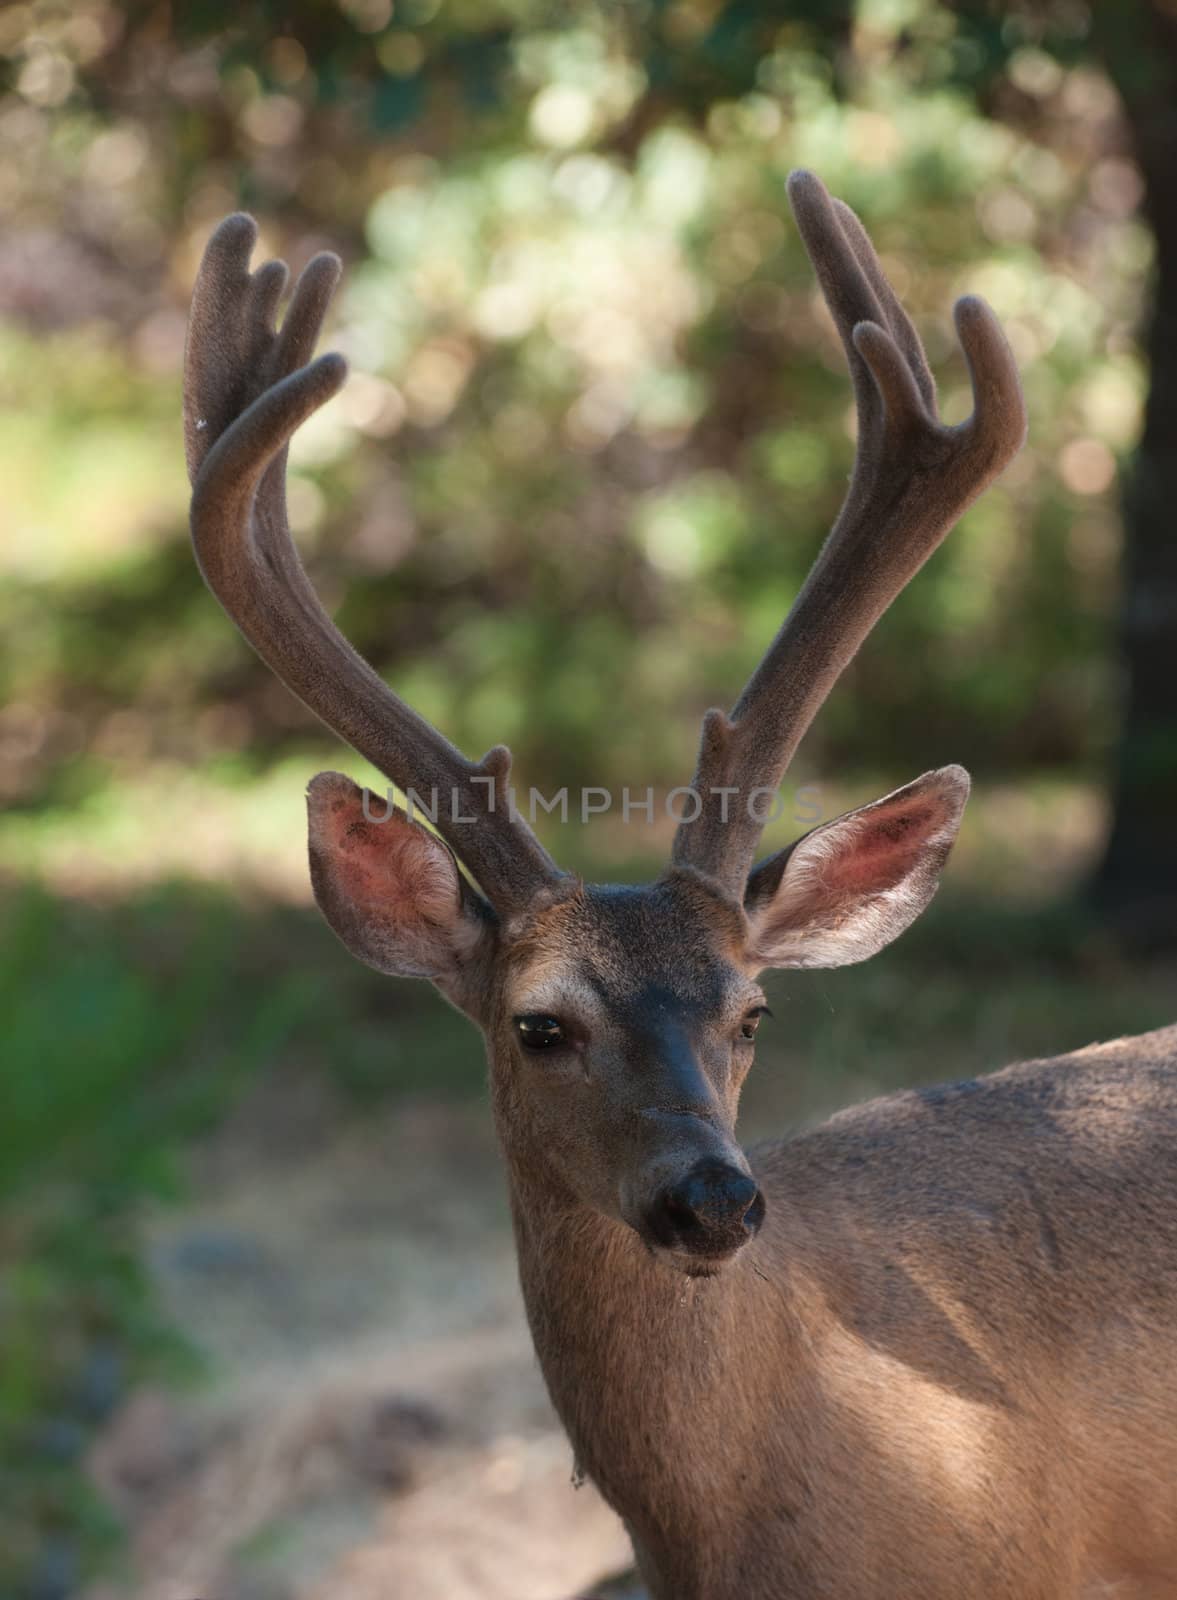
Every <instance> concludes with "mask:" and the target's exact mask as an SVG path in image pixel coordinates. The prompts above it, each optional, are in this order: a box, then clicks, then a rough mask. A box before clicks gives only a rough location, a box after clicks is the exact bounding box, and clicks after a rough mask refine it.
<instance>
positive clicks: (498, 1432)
mask: <svg viewBox="0 0 1177 1600" xmlns="http://www.w3.org/2000/svg"><path fill="white" fill-rule="evenodd" d="M191 1180H192V1198H191V1200H190V1202H189V1203H188V1204H186V1205H185V1206H184V1207H182V1208H181V1209H179V1210H175V1211H169V1212H164V1213H161V1214H160V1215H159V1216H157V1217H155V1218H154V1219H152V1220H151V1221H150V1222H149V1224H148V1228H147V1252H148V1257H149V1260H150V1262H151V1266H152V1271H153V1273H154V1276H155V1279H156V1282H157V1284H158V1287H159V1290H160V1292H161V1294H162V1296H163V1299H164V1303H165V1306H166V1308H167V1309H168V1311H169V1312H170V1314H171V1316H172V1317H173V1319H174V1321H175V1324H176V1326H177V1327H178V1328H180V1329H181V1330H182V1331H183V1332H184V1334H185V1336H186V1337H187V1339H188V1340H189V1341H190V1342H191V1343H192V1345H193V1346H194V1347H195V1349H196V1350H197V1351H198V1352H199V1353H200V1354H201V1356H202V1357H203V1358H204V1362H205V1366H206V1369H207V1377H206V1379H205V1381H204V1382H202V1383H201V1384H199V1385H197V1386H195V1387H194V1388H193V1389H192V1390H191V1391H190V1392H182V1393H179V1394H177V1393H175V1392H172V1391H168V1392H164V1391H162V1390H159V1391H157V1390H141V1391H139V1392H138V1393H135V1394H133V1395H132V1396H131V1397H130V1398H129V1400H128V1402H127V1403H126V1405H125V1406H124V1407H123V1409H122V1410H121V1412H120V1413H119V1414H118V1415H117V1416H116V1418H115V1419H114V1421H113V1423H112V1424H111V1426H110V1427H109V1428H108V1429H107V1431H106V1433H105V1434H104V1436H103V1437H102V1439H101V1441H100V1442H99V1445H98V1447H97V1449H96V1451H95V1454H94V1459H93V1469H94V1472H95V1474H96V1475H97V1477H98V1479H99V1481H100V1483H101V1485H102V1487H103V1488H104V1490H105V1492H106V1493H107V1495H108V1496H109V1498H110V1499H111V1501H112V1502H113V1503H114V1505H115V1506H116V1508H117V1509H118V1510H119V1511H120V1512H121V1514H122V1515H123V1516H124V1518H125V1519H126V1520H127V1523H128V1525H129V1527H130V1529H131V1532H132V1541H131V1542H132V1551H131V1555H132V1561H133V1566H134V1579H133V1581H130V1582H128V1581H127V1580H124V1581H122V1582H120V1583H119V1584H118V1585H117V1586H110V1585H107V1586H104V1587H103V1588H101V1589H97V1590H94V1591H92V1593H91V1595H90V1596H89V1597H88V1600H116V1597H117V1600H194V1597H196V1596H204V1597H210V1600H400V1597H401V1596H404V1597H405V1600H410V1597H411V1600H475V1597H477V1600H570V1597H571V1596H575V1595H582V1594H587V1593H594V1594H595V1593H601V1592H602V1591H601V1589H600V1587H599V1586H600V1585H601V1583H602V1582H603V1581H604V1580H606V1579H608V1578H609V1577H610V1576H613V1575H616V1574H618V1573H621V1572H623V1571H624V1570H625V1569H626V1568H627V1567H628V1564H629V1559H630V1556H629V1548H628V1543H627V1540H626V1538H625V1536H624V1533H623V1532H622V1529H621V1526H620V1524H619V1523H618V1521H617V1519H616V1517H614V1515H613V1514H612V1512H610V1511H609V1510H608V1509H607V1508H606V1507H605V1505H604V1504H603V1503H602V1501H601V1500H600V1499H599V1497H598V1496H597V1495H596V1493H595V1491H594V1490H593V1489H592V1488H591V1486H587V1485H586V1486H584V1487H581V1488H576V1487H574V1485H573V1481H572V1459H571V1452H570V1449H569V1447H568V1444H567V1442H566V1440H565V1439H564V1437H563V1434H562V1433H561V1431H560V1428H559V1425H558V1423H557V1421H556V1419H555V1416H554V1414H553V1412H552V1410H551V1408H550V1406H549V1404H548V1401H547V1397H546V1394H545V1392H544V1388H543V1384H542V1381H541V1379H540V1376H539V1372H538V1369H537V1366H536V1364H535V1360H534V1357H533V1355H532V1352H531V1347H530V1342H529V1339H528V1335H527V1329H526V1326H525V1323H524V1317H523V1309H522V1304H521V1301H520V1297H519V1292H518V1288H517V1284H516V1275H515V1262H514V1252H513V1246H512V1241H511V1238H510V1232H509V1224H508V1218H507V1211H506V1198H505V1190H504V1184H503V1178H502V1173H501V1168H500V1165H499V1162H498V1159H497V1155H496V1152H495V1149H494V1140H493V1135H492V1131H491V1126H490V1118H489V1113H488V1111H487V1108H486V1107H485V1106H484V1105H478V1104H474V1105H468V1104H461V1103H459V1104H454V1103H450V1104H446V1105H430V1104H424V1103H420V1104H408V1105H405V1104H404V1103H401V1104H398V1105H395V1106H388V1107H379V1108H377V1109H374V1110H370V1111H368V1112H364V1113H360V1112H357V1110H356V1108H355V1106H354V1105H346V1104H342V1103H340V1102H339V1101H338V1100H337V1099H336V1098H335V1097H334V1096H333V1095H332V1094H331V1092H330V1091H329V1090H327V1089H326V1088H325V1087H324V1086H323V1085H322V1084H321V1083H318V1082H312V1081H310V1080H304V1081H299V1080H298V1079H295V1080H294V1081H291V1080H290V1079H289V1078H288V1077H276V1078H275V1079H273V1080H271V1081H270V1082H268V1083H267V1084H263V1085H261V1086H259V1088H258V1089H257V1091H256V1092H255V1093H254V1094H253V1095H252V1096H251V1097H250V1099H249V1100H248V1101H247V1102H246V1103H245V1104H243V1105H242V1106H241V1107H240V1108H239V1110H238V1112H237V1113H236V1114H235V1115H234V1117H233V1119H232V1121H231V1123H230V1124H229V1126H227V1127H226V1128H225V1129H223V1130H222V1131H221V1132H220V1133H219V1134H218V1135H217V1137H216V1139H215V1140H213V1141H212V1142H211V1143H209V1144H208V1145H207V1146H206V1147H204V1148H202V1149H201V1150H200V1151H199V1152H198V1153H197V1154H196V1155H195V1156H194V1157H193V1160H192V1171H191ZM614 1592H616V1593H618V1594H620V1593H622V1592H623V1591H622V1589H620V1588H619V1589H618V1590H616V1591H612V1590H611V1591H610V1593H614ZM624 1592H625V1593H626V1594H627V1595H630V1596H632V1595H634V1594H635V1591H634V1590H632V1589H631V1588H629V1587H628V1586H624Z"/></svg>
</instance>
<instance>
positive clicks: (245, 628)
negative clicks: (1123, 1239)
mask: <svg viewBox="0 0 1177 1600" xmlns="http://www.w3.org/2000/svg"><path fill="white" fill-rule="evenodd" d="M256 237H257V228H256V226H255V224H254V222H253V220H252V218H250V217H247V216H244V215H235V216H231V217H228V218H226V219H225V221H224V222H222V223H221V224H220V226H219V227H218V228H217V229H216V231H215V232H214V234H213V235H212V238H211V239H210V240H209V243H208V246H207V248H206V250H205V254H204V260H203V262H202V264H201V268H200V273H199V276H198V278H197V282H196V288H195V291H194V294H193V301H192V312H191V316H190V319H189V326H188V344H187V350H186V353H185V363H184V431H185V443H186V448H187V456H188V471H189V477H190V479H191V481H192V510H191V524H192V541H193V544H194V546H195V550H196V559H197V562H198V564H199V566H200V570H201V572H202V573H203V575H204V578H205V581H206V582H207V584H208V586H209V588H210V589H211V590H212V592H213V594H214V595H215V596H216V597H217V599H218V600H219V601H220V603H221V605H222V606H223V607H224V609H225V611H226V612H227V613H228V615H229V617H230V618H231V619H232V621H233V622H235V623H236V625H237V626H238V628H239V629H240V630H241V632H242V633H243V634H244V635H245V637H246V639H248V641H249V643H250V644H251V645H252V646H253V648H254V649H255V650H256V651H257V653H258V654H259V655H260V656H261V657H262V659H263V660H264V661H265V662H266V663H267V664H268V665H269V666H270V667H271V668H272V669H273V670H274V672H275V673H276V674H277V676H278V677H279V678H280V679H281V680H282V681H283V682H284V683H285V684H286V685H287V687H288V688H290V689H291V690H293V692H294V693H295V694H296V695H298V697H299V699H301V700H302V701H303V702H304V704H305V705H307V706H308V707H309V708H310V710H312V711H313V712H314V713H315V714H316V716H318V717H320V718H321V719H322V720H323V721H324V722H325V723H326V724H327V726H328V727H329V728H331V729H332V731H333V732H335V733H337V734H339V736H340V737H341V738H343V739H345V740H346V741H347V743H348V744H350V745H351V746H352V747H353V749H355V750H356V751H358V752H359V754H360V755H362V756H364V757H366V758H367V760H369V761H371V762H372V764H373V765H374V766H375V767H377V768H378V769H379V770H380V771H381V772H383V773H384V774H385V776H386V777H388V778H390V779H391V780H392V782H394V783H396V784H398V785H399V786H400V787H401V788H402V789H408V788H413V789H415V790H416V792H417V793H418V794H419V795H420V796H421V799H422V802H423V803H424V804H426V805H430V804H431V802H432V791H433V790H434V789H436V790H437V794H438V815H437V824H436V826H437V829H438V832H439V833H440V834H441V835H442V837H443V838H444V839H445V840H446V841H447V843H448V844H450V845H451V847H452V848H453V849H454V851H455V853H456V854H457V855H458V856H459V857H460V858H461V860H462V861H463V862H464V863H465V865H466V866H467V867H468V868H469V869H470V871H471V872H472V873H473V875H474V876H475V878H476V879H477V880H478V882H479V884H480V885H481V887H482V888H483V889H484V890H485V892H486V894H487V895H488V896H489V897H490V899H491V901H492V902H493V904H494V905H495V907H496V909H497V910H499V911H500V912H501V913H503V914H508V913H509V912H510V911H512V910H515V909H516V908H518V907H519V906H521V905H523V904H524V903H525V902H526V901H527V900H528V899H529V898H530V897H531V895H532V894H534V892H535V890H536V889H537V888H538V887H540V886H541V885H542V884H544V883H548V882H554V881H555V880H557V879H558V878H559V877H560V874H559V872H558V870H557V868H556V866H555V864H554V863H553V862H552V860H551V858H550V857H549V856H548V854H547V852H546V851H545V850H544V849H543V847H542V846H541V845H540V843H539V841H538V840H537V839H536V838H535V836H534V834H532V832H531V831H530V830H529V829H528V828H527V826H526V825H525V824H524V823H523V821H522V820H521V819H520V818H518V817H517V816H516V815H514V814H513V812H512V810H511V807H510V804H509V799H508V791H507V780H508V775H509V772H510V762H511V757H510V752H509V751H508V750H506V749H505V748H504V747H503V746H501V745H497V746H495V748H494V749H493V750H491V751H490V752H489V753H488V754H487V755H486V756H484V757H483V759H482V760H481V761H479V762H471V761H468V760H467V759H466V758H465V757H464V756H463V755H462V754H461V753H460V752H459V751H458V750H456V749H455V748H454V747H453V745H451V744H450V743H449V741H448V740H446V739H445V738H443V737H442V735H441V734H440V733H438V732H437V730H436V729H435V728H433V727H431V726H430V725H429V723H427V722H426V721H425V720H424V719H423V718H422V717H420V716H418V715H417V713H416V712H415V711H413V710H412V709H411V708H410V707H409V706H407V705H405V703H404V702H403V701H402V700H400V699H399V698H398V697H397V696H396V695H395V694H394V693H393V692H392V690H391V689H390V688H389V687H388V685H387V684H386V683H385V682H384V681H383V679H382V678H380V677H379V676H378V675H377V674H376V673H375V672H374V671H373V669H372V668H371V667H370V666H369V665H368V663H367V662H366V661H365V660H364V659H363V658H362V657H361V656H360V655H359V654H358V653H357V652H356V651H355V650H354V649H353V648H352V646H351V645H350V644H349V643H348V642H347V640H346V639H345V638H344V637H343V635H342V634H341V633H340V632H339V630H338V629H337V628H336V626H335V624H334V623H333V622H332V621H331V619H330V617H329V616H328V615H327V613H326V611H324V609H323V607H322V605H321V603H320V601H319V599H318V596H317V595H316V594H315V592H314V589H313V588H312V587H311V584H310V581H309V579H308V578H307V575H306V573H305V571H304V570H303V567H302V563H301V561H300V560H299V557H298V553H297V551H296V549H295V547H294V542H293V540H292V538H291V535H290V527H289V523H288V521H287V516H286V485H285V473H286V450H287V445H288V444H289V442H290V439H291V436H292V435H293V433H294V432H295V430H296V429H297V428H298V427H299V425H300V424H301V423H303V422H305V421H306V419H307V418H308V417H309V416H310V415H311V414H312V413H313V412H314V411H317V410H318V408H319V407H320V406H321V405H324V404H325V403H326V402H327V401H328V400H330V399H331V398H332V396H333V395H335V394H337V393H338V391H339V389H340V388H341V387H342V385H343V382H344V380H345V378H346V376H347V367H346V363H345V362H344V360H343V358H342V357H341V356H338V355H325V356H320V358H319V359H318V360H317V361H314V362H312V361H311V359H310V358H311V354H312V351H313V349H314V346H315V342H316V340H317V338H318V335H319V332H320V329H321V327H322V324H323V319H324V316H325V315H326V311H327V307H328V304H329V302H330V299H331V294H332V291H333V290H334V288H335V285H336V283H337V282H338V280H339V273H340V264H339V262H338V260H337V259H336V258H335V257H334V256H330V255H320V256H316V257H315V259H314V260H313V261H311V262H310V263H309V265H308V266H307V267H306V268H305V270H304V271H303V273H302V275H301V276H300V278H299V280H298V283H297V284H296V285H295V289H294V293H293V296H292V298H291V301H290V305H289V308H288V309H287V312H286V315H285V317H284V318H283V321H282V326H281V329H280V330H279V331H277V332H276V331H275V329H274V326H273V320H274V315H275V312H276V310H277V306H278V301H279V299H280V297H281V294H282V290H283V288H284V287H285V283H286V276H287V274H286V268H285V266H284V265H283V264H282V263H281V262H273V261H271V262H267V263H266V264H265V265H264V266H262V267H260V268H259V269H258V271H257V272H255V273H253V274H252V275H251V274H250V272H249V258H250V254H251V252H252V250H253V246H254V242H255V240H256Z"/></svg>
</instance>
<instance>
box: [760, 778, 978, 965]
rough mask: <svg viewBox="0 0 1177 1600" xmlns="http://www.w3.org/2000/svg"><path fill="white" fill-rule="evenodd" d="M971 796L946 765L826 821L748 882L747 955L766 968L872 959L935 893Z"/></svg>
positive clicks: (966, 780)
mask: <svg viewBox="0 0 1177 1600" xmlns="http://www.w3.org/2000/svg"><path fill="white" fill-rule="evenodd" d="M968 797H969V775H968V773H967V772H966V771H965V770H964V768H963V767H941V768H940V769H939V771H937V772H925V774H924V775H923V777H922V778H917V779H916V780H915V782H914V783H909V784H908V785H907V787H906V788H904V789H896V790H895V792H894V794H889V795H886V796H885V797H884V798H883V799H882V800H876V801H874V802H873V803H872V804H871V805H869V806H862V807H860V809H859V810H857V811H848V812H847V813H846V815H845V816H844V817H836V818H835V819H834V821H833V822H825V823H823V824H822V825H821V827H819V828H814V830H813V832H812V833H807V834H805V836H804V837H803V838H801V839H798V840H797V841H796V843H795V844H791V845H789V846H788V848H787V849H785V850H781V851H780V852H778V854H777V855H775V856H770V857H769V858H768V860H767V861H762V862H761V863H760V865H759V866H758V867H756V868H755V870H754V871H753V872H752V874H751V876H750V877H749V879H748V887H747V890H746V892H745V895H744V909H745V911H746V913H747V916H748V923H749V936H748V955H749V958H750V960H752V961H754V962H757V963H758V964H759V965H760V966H761V967H843V966H847V965H848V964H849V963H850V962H853V961H865V960H866V958H867V956H873V955H874V954H875V952H876V951H877V950H881V949H882V948H883V946H884V945H888V944H890V943H891V941H892V939H895V938H897V937H898V936H899V934H901V933H902V932H903V930H904V929H905V928H907V927H909V926H910V924H911V923H913V922H914V921H915V919H916V917H918V916H919V914H920V912H921V911H922V910H923V909H924V907H925V906H926V905H927V903H928V901H929V900H930V899H931V898H932V896H933V895H934V894H935V892H936V887H937V885H938V883H939V881H940V871H941V869H942V867H943V866H944V863H945V861H946V860H947V859H948V852H949V851H950V850H951V849H952V844H953V841H954V840H955V838H956V831H957V829H958V828H959V827H960V819H961V814H962V812H963V811H964V806H965V801H966V800H967V799H968Z"/></svg>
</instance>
